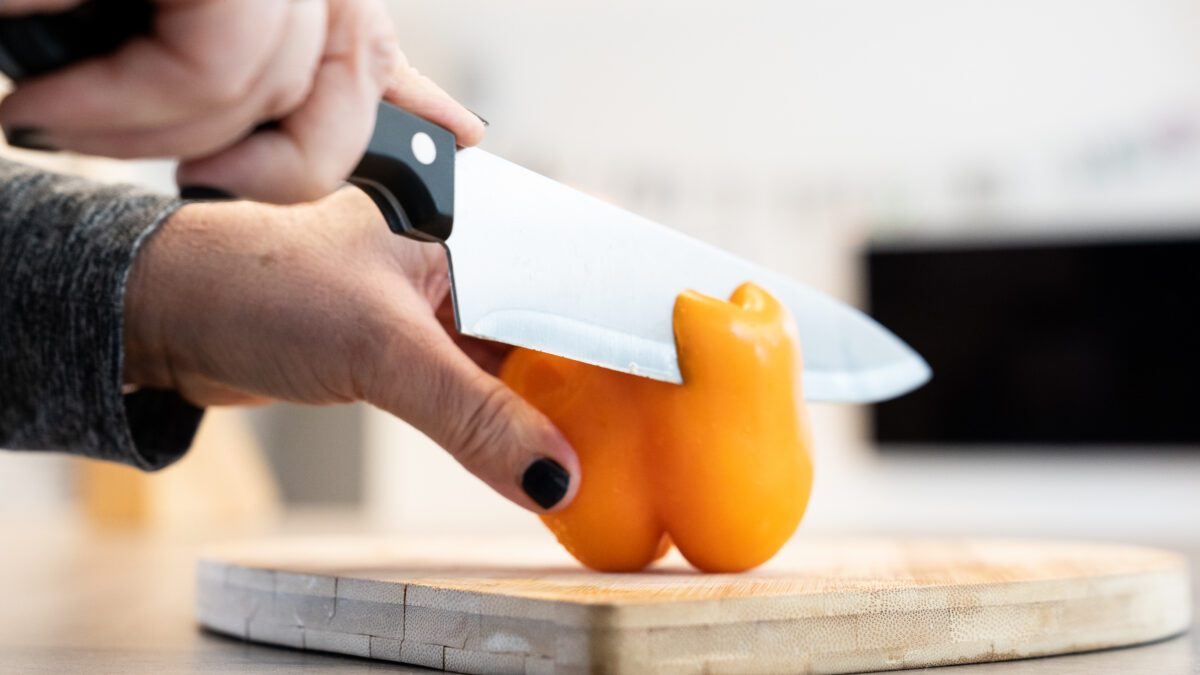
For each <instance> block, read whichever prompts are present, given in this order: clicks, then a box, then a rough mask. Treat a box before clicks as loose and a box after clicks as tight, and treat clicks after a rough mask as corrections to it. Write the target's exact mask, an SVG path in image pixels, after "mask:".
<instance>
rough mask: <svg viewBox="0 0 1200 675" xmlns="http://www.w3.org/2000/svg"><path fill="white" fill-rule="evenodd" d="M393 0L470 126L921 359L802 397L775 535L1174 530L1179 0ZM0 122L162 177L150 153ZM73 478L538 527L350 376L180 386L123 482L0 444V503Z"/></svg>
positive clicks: (76, 491) (1182, 451) (302, 506)
mask: <svg viewBox="0 0 1200 675" xmlns="http://www.w3.org/2000/svg"><path fill="white" fill-rule="evenodd" d="M389 4H390V6H391V8H392V10H393V14H394V16H395V18H396V21H397V24H398V26H399V30H400V33H401V35H402V39H403V44H404V45H405V50H406V52H407V54H408V56H409V59H410V60H411V61H412V62H413V63H414V64H415V65H417V66H418V67H419V68H420V69H421V70H422V71H423V72H425V73H426V74H428V75H430V76H432V77H433V78H434V79H435V80H437V81H438V82H439V83H441V84H442V85H443V86H444V87H445V88H446V89H448V90H449V91H450V92H451V93H453V94H454V95H456V96H457V97H458V98H459V99H460V100H462V101H463V102H464V103H465V104H466V105H467V106H468V107H470V108H471V109H473V110H476V111H478V112H479V113H480V114H482V115H483V116H484V117H486V118H487V119H488V120H489V121H490V122H491V127H490V129H489V131H488V139H487V141H486V143H485V145H484V147H486V148H487V149H489V150H491V151H492V152H495V153H497V154H500V155H503V156H505V157H508V158H510V159H512V160H513V161H516V162H518V163H520V164H524V165H526V166H529V167H530V168H533V169H535V170H537V171H539V172H541V173H545V174H547V175H549V176H551V177H553V178H555V179H557V180H560V181H563V182H566V183H569V184H572V185H574V186H577V187H579V188H581V189H584V190H587V191H590V192H595V193H599V194H602V195H604V196H606V197H607V198H609V199H611V200H612V201H614V202H616V203H618V204H620V205H622V206H625V207H627V208H629V209H631V210H633V211H636V212H639V213H642V214H644V215H646V216H648V217H650V218H652V219H655V220H658V221H660V222H663V223H665V224H667V225H670V226H671V227H674V228H677V229H679V230H682V231H684V232H687V233H689V234H691V235H693V236H696V237H699V238H701V239H704V240H707V241H710V242H712V243H714V244H717V245H719V246H722V247H724V248H727V249H729V250H731V251H733V252H735V253H737V254H740V255H742V256H745V257H747V258H750V259H752V260H755V261H757V262H759V263H761V264H763V265H766V266H769V267H772V268H775V269H777V270H780V271H782V272H785V273H787V274H790V275H792V276H794V277H796V278H798V279H800V280H803V281H804V282H806V283H808V284H810V285H812V286H814V287H817V288H819V289H821V290H823V291H826V292H828V293H831V294H833V295H835V296H838V297H840V298H842V299H845V300H847V301H849V302H851V303H854V304H856V305H859V306H861V307H864V308H866V309H868V310H869V311H871V312H872V313H873V314H875V315H876V316H878V317H879V318H880V319H881V320H883V321H884V323H886V324H887V325H889V326H891V327H892V328H893V329H894V330H895V331H896V332H897V333H898V334H899V335H900V336H901V337H903V338H905V339H906V340H909V341H910V342H911V343H912V344H913V345H914V346H915V347H916V348H917V349H918V350H920V351H922V352H923V353H924V354H925V355H926V356H927V358H928V359H929V360H930V362H931V364H932V366H933V368H934V372H935V376H934V381H933V383H931V384H930V385H929V386H928V387H927V389H925V390H922V391H921V392H918V393H916V394H913V395H911V396H910V397H907V398H905V399H901V400H898V401H895V402H892V403H887V404H883V405H881V406H877V407H874V408H871V407H855V406H830V405H815V406H813V425H814V429H815V433H816V440H817V442H816V452H817V457H816V462H817V480H816V485H815V488H814V493H813V497H812V501H811V504H810V509H809V513H808V515H807V517H806V519H805V522H804V523H803V525H802V526H801V532H802V533H822V534H828V533H881V532H882V533H893V532H895V533H955V534H1011V535H1045V536H1048V535H1063V536H1074V537H1085V538H1105V539H1125V540H1132V541H1179V540H1181V539H1188V540H1190V541H1192V542H1194V541H1196V540H1197V539H1200V529H1198V528H1197V525H1196V524H1197V523H1200V414H1198V413H1197V412H1196V411H1195V408H1194V405H1193V404H1194V402H1195V401H1196V400H1197V395H1196V391H1197V386H1196V382H1197V378H1200V362H1198V359H1197V355H1196V353H1197V349H1198V348H1200V340H1198V339H1197V338H1198V337H1200V328H1198V327H1197V322H1198V321H1200V319H1198V318H1197V317H1198V316H1200V311H1198V310H1200V301H1197V299H1196V297H1197V291H1200V283H1198V282H1200V278H1198V277H1200V2H1196V1H1195V0H1142V1H1140V2H1129V1H1128V0H1036V1H1035V0H1014V1H1011V2H1005V3H996V2H987V1H985V0H902V1H897V0H786V1H785V0H743V1H742V2H738V3H718V2H711V1H705V2H698V1H696V0H690V1H688V2H683V1H679V0H658V1H657V2H653V3H646V2H635V1H633V0H604V1H600V0H576V1H574V2H571V3H562V2H554V1H551V0H509V1H508V2H504V3H495V2H485V1H483V0H405V1H403V2H402V1H399V0H395V1H392V2H390V3H389ZM6 152H8V153H9V154H10V155H12V156H16V157H19V158H20V159H22V160H26V161H33V162H38V163H42V164H44V165H50V166H53V167H55V168H57V169H60V170H65V171H74V172H80V173H85V174H87V175H90V176H93V177H96V178H98V179H101V180H123V181H136V182H140V183H143V184H146V185H150V186H152V187H155V188H156V189H162V190H172V189H173V185H172V182H171V166H170V164H169V163H167V162H138V163H124V164H118V163H115V162H110V161H102V160H93V159H86V158H76V157H45V156H40V155H35V154H33V153H25V152H18V151H13V150H6ZM97 471H99V472H100V475H97V473H96V472H97ZM114 471H115V473H113V472H114ZM232 476H242V477H247V476H248V478H246V479H245V480H242V479H234V478H231V477H232ZM189 485H190V486H192V487H191V488H189V487H188V486H189ZM150 486H153V487H150ZM130 494H137V495H141V496H140V497H137V499H134V502H137V503H131V502H129V499H130V498H129V495H130ZM114 495H124V497H114ZM188 495H190V496H188ZM122 499H125V501H124V502H122V501H121V500H122ZM138 500H141V501H140V502H139V501H138ZM81 502H82V503H83V504H85V505H89V506H88V507H87V508H88V509H90V511H89V512H90V513H92V514H93V516H96V517H99V518H101V519H104V518H107V519H109V520H112V521H114V522H115V521H121V520H122V519H125V520H130V521H137V520H139V519H140V521H142V522H158V523H161V522H165V521H167V520H170V521H171V522H175V523H181V522H186V518H184V517H183V516H179V515H178V514H179V513H184V512H186V513H194V514H195V518H196V519H197V520H198V521H199V520H204V519H206V518H213V517H215V518H218V519H220V518H225V519H230V520H240V519H250V520H253V519H257V518H262V519H270V518H272V517H275V516H277V515H278V514H279V513H281V512H282V513H292V512H295V513H308V512H321V513H326V512H339V513H350V514H355V515H356V516H362V517H364V518H366V519H367V520H368V521H369V522H371V523H372V524H373V526H374V527H378V528H383V529H386V530H391V531H395V532H406V533H436V534H484V533H486V534H513V535H517V534H521V535H533V536H544V537H549V536H550V535H549V534H548V533H544V532H543V530H542V528H541V525H540V523H538V521H537V519H536V518H534V517H533V516H531V515H529V514H528V513H525V512H523V511H521V510H520V509H518V508H517V507H515V506H513V505H511V504H509V503H508V502H506V501H504V500H503V499H501V498H500V497H498V496H496V495H495V494H493V493H492V492H491V491H490V490H489V489H487V488H486V487H485V486H484V485H483V484H482V483H479V482H478V481H476V480H475V479H474V478H473V477H471V476H470V475H468V474H467V473H466V472H464V471H463V470H461V469H460V468H459V467H458V465H457V464H455V463H454V461H453V460H452V459H450V458H449V457H448V456H447V455H445V454H444V453H443V452H441V451H440V450H439V449H438V448H437V447H436V446H434V445H433V444H432V443H431V442H430V441H428V440H427V439H426V438H424V437H423V436H422V435H421V434H419V433H418V432H415V431H413V430H412V429H411V428H409V427H407V426H406V425H405V424H403V423H402V422H399V421H398V420H395V419H392V418H390V417H388V416H386V415H384V414H383V413H380V412H378V411H375V410H372V409H369V408H367V407H364V406H345V407H336V408H322V409H317V408H302V407H296V406H287V405H277V406H272V407H267V408H263V409H257V410H253V411H218V412H213V413H210V415H209V417H208V419H207V420H206V422H205V427H204V429H203V430H202V434H201V437H200V439H199V440H198V442H197V447H196V448H195V449H194V451H193V453H192V454H191V455H190V456H189V457H188V458H187V459H185V460H184V461H183V462H181V463H180V464H179V465H178V466H176V467H172V468H170V469H167V470H166V471H165V472H164V473H163V474H160V475H159V476H156V477H154V478H153V479H152V482H150V483H147V482H146V481H145V479H144V478H141V477H137V476H134V475H133V474H132V473H125V472H123V470H111V471H110V470H109V469H103V468H102V469H97V468H96V467H95V466H93V465H90V464H86V463H84V462H82V461H80V460H75V459H69V458H62V457H55V456H50V455H44V454H40V453H39V454H22V453H0V514H5V513H8V514H12V515H20V514H25V513H31V512H37V511H64V512H76V511H77V510H78V506H79V504H80V503H81ZM155 504H158V505H159V506H154V505H155ZM164 504H174V505H173V506H164ZM222 505H226V506H227V507H228V508H226V507H225V506H222ZM222 509H225V510H224V511H222ZM147 510H150V511H155V512H156V513H157V515H154V514H151V515H147ZM214 511H216V512H218V513H217V515H215V516H214V515H213V512H214ZM163 513H175V514H176V516H173V517H171V518H167V517H165V516H164V515H162V514H163ZM222 513H223V514H224V515H222Z"/></svg>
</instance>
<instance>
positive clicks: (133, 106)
mask: <svg viewBox="0 0 1200 675" xmlns="http://www.w3.org/2000/svg"><path fill="white" fill-rule="evenodd" d="M296 4H297V8H296V11H299V9H300V8H301V7H302V6H304V5H312V4H314V3H312V2H301V3H296ZM318 4H319V3H318ZM290 11H293V8H292V3H290V2H289V0H255V2H245V0H171V1H164V2H161V3H160V7H159V9H158V13H157V14H156V15H155V27H154V35H153V36H152V37H146V38H140V39H136V40H134V41H132V42H130V43H128V44H127V45H125V46H124V47H122V48H121V49H120V50H118V51H117V52H116V53H115V54H113V55H112V56H108V57H104V58H99V59H89V60H87V61H84V62H82V63H80V64H78V65H75V66H72V67H69V68H66V69H64V70H62V71H60V72H55V73H52V74H50V75H47V76H44V77H40V78H36V79H33V80H30V81H27V82H22V83H21V86H20V87H18V88H17V90H16V91H15V92H13V93H12V94H11V95H9V97H8V98H6V99H5V100H4V102H3V104H2V105H0V122H2V123H3V125H4V127H5V129H12V128H30V127H33V128H37V129H39V130H41V131H42V133H43V134H44V135H45V136H47V137H49V138H56V137H59V136H61V137H70V136H73V135H77V134H82V133H90V132H118V131H128V130H136V129H144V128H162V127H165V126H170V125H174V124H180V123H182V122H185V121H188V120H194V119H199V118H201V117H204V116H206V115H210V114H212V113H213V111H219V110H224V109H226V108H229V107H231V106H233V105H236V104H237V103H239V102H241V101H242V100H243V99H244V98H245V97H247V96H250V95H251V94H252V93H253V91H254V89H255V85H256V84H261V83H259V74H260V73H261V72H262V70H263V69H264V68H265V66H266V64H267V63H268V62H269V61H270V59H271V58H272V55H273V53H274V52H275V51H276V50H277V49H278V48H280V46H281V41H282V39H283V37H284V32H283V31H284V29H285V27H286V24H287V22H286V18H287V17H288V14H289V12H290ZM318 52H319V46H318ZM60 147H65V145H63V144H60Z"/></svg>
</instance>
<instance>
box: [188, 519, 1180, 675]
mask: <svg viewBox="0 0 1200 675" xmlns="http://www.w3.org/2000/svg"><path fill="white" fill-rule="evenodd" d="M197 582H198V585H197V617H198V619H199V621H200V623H201V624H203V625H205V626H207V627H208V628H211V629H213V630H215V631H218V632H221V633H227V634H229V635H233V636H237V637H241V638H243V639H246V640H252V641H256V642H266V643H271V644H277V645H287V646H291V647H297V648H300V649H313V650H320V651H328V652H339V653H343V654H353V655H355V656H361V657H368V658H374V659H386V660H389V661H401V662H405V663H411V664H417V665H423V666H430V667H433V668H440V669H445V670H452V671H462V672H470V673H485V672H488V673H490V672H513V673H526V672H528V673H550V672H611V673H633V672H639V673H640V672H656V673H657V672H737V673H749V672H770V673H777V672H793V673H847V672H858V671H870V670H891V669H898V668H912V667H917V666H929V665H941V664H951V663H972V662H982V661H999V660H1005V659H1016V658H1022V657H1027V656H1042V655H1049V654H1064V653H1069V652H1078V651H1084V650H1091V649H1101V648H1105V647H1116V646H1122V645H1132V644H1137V643H1141V642H1147V641H1151V640H1157V639H1160V638H1164V637H1167V636H1171V635H1174V634H1177V633H1180V632H1182V631H1184V630H1186V628H1187V627H1188V626H1189V625H1190V622H1191V616H1190V610H1191V591H1190V589H1189V578H1188V571H1187V566H1186V561H1185V560H1184V559H1183V557H1182V556H1180V555H1177V554H1174V553H1170V552H1167V551H1161V550H1154V549H1146V548H1134V547H1128V546H1114V545H1101V544H1083V543H1068V542H1055V541H1008V540H932V539H910V540H884V539H879V540H875V539H868V540H847V539H835V540H812V539H799V540H796V541H794V542H793V543H792V544H791V545H789V547H788V548H786V549H785V550H784V551H783V552H781V554H780V555H779V556H777V557H776V558H775V559H774V560H773V561H771V562H770V563H769V564H768V565H766V566H764V567H762V568H760V569H758V570H755V571H753V572H750V573H747V574H740V575H703V574H698V573H695V572H692V571H691V570H690V569H689V568H688V567H687V566H686V565H685V564H684V563H683V562H682V561H681V560H680V559H678V558H670V557H669V558H667V559H666V560H665V561H664V562H663V563H661V564H660V565H658V566H656V567H654V568H653V569H652V570H651V571H649V572H646V573H641V574H599V573H595V572H589V571H587V570H584V569H582V568H581V567H579V566H578V565H577V564H576V563H574V562H573V561H572V560H571V559H570V558H568V557H567V556H566V554H565V553H563V552H562V551H561V550H559V549H558V548H557V547H555V546H553V545H547V544H545V543H542V544H528V543H521V542H507V543H487V542H475V543H465V542H440V543H438V542H423V543H414V542H409V541H406V540H400V539H374V540H371V539H350V538H347V539H339V538H323V539H310V540H290V541H289V540H281V541H268V542H257V543H254V542H251V543H243V544H237V545H231V546H226V547H221V548H218V549H213V550H211V551H210V552H208V553H207V554H206V555H205V556H204V557H203V558H202V560H201V562H200V564H199V567H198V571H197Z"/></svg>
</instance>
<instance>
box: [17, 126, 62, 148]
mask: <svg viewBox="0 0 1200 675" xmlns="http://www.w3.org/2000/svg"><path fill="white" fill-rule="evenodd" d="M4 137H5V138H6V139H8V144H9V145H11V146H12V147H14V148H24V149H25V150H43V151H46V152H53V151H55V150H58V148H56V147H54V146H53V145H51V144H50V142H49V141H48V140H46V134H45V132H43V131H42V130H41V129H38V128H37V127H12V128H11V129H10V128H7V127H5V129H4Z"/></svg>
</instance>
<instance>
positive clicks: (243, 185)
mask: <svg viewBox="0 0 1200 675" xmlns="http://www.w3.org/2000/svg"><path fill="white" fill-rule="evenodd" d="M390 26H391V24H390V23H389V22H388V21H387V16H386V14H382V10H379V9H377V8H375V6H374V5H372V4H367V5H364V4H362V3H351V2H340V3H339V2H333V3H331V4H330V16H329V35H328V39H327V40H326V44H325V53H324V54H323V56H322V59H321V63H320V65H319V67H318V69H317V72H316V77H315V78H314V80H313V85H312V89H311V91H310V92H309V94H308V96H307V98H306V99H305V100H304V101H303V103H301V104H300V106H299V108H297V109H296V110H295V111H293V112H292V113H291V114H289V115H287V116H286V117H284V118H283V119H282V120H280V123H279V125H278V128H276V129H272V130H269V131H262V132H258V133H255V134H253V135H252V136H250V137H248V138H246V139H245V140H243V141H241V142H240V143H238V144H236V145H234V146H233V147H231V148H228V149H226V150H222V151H220V152H218V153H216V154H213V155H211V156H208V157H202V158H199V159H194V160H190V161H186V162H183V163H181V164H180V167H179V172H178V175H177V179H178V181H179V184H180V185H206V186H211V187H216V188H221V189H224V190H226V191H229V192H232V193H235V194H237V195H238V196H241V197H246V198H250V199H255V200H259V201H267V202H274V203H296V202H304V201H311V200H314V199H318V198H320V197H323V196H325V195H326V194H328V193H330V192H331V191H333V190H334V189H335V188H337V187H338V185H340V184H341V182H342V181H343V180H344V179H345V178H346V176H348V175H349V174H350V172H351V171H352V170H353V169H354V166H355V165H356V164H357V163H358V161H359V159H361V158H362V151H363V148H365V147H366V145H367V142H368V141H369V140H370V137H371V132H372V130H373V129H374V126H375V110H376V108H377V106H378V103H379V99H380V96H381V94H382V92H383V88H384V86H385V85H386V73H389V72H391V71H392V69H393V68H394V65H395V63H396V62H397V61H399V60H401V59H402V58H403V56H402V55H401V54H400V50H399V48H398V47H397V46H396V43H395V36H394V35H393V33H392V32H391V27H390Z"/></svg>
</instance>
